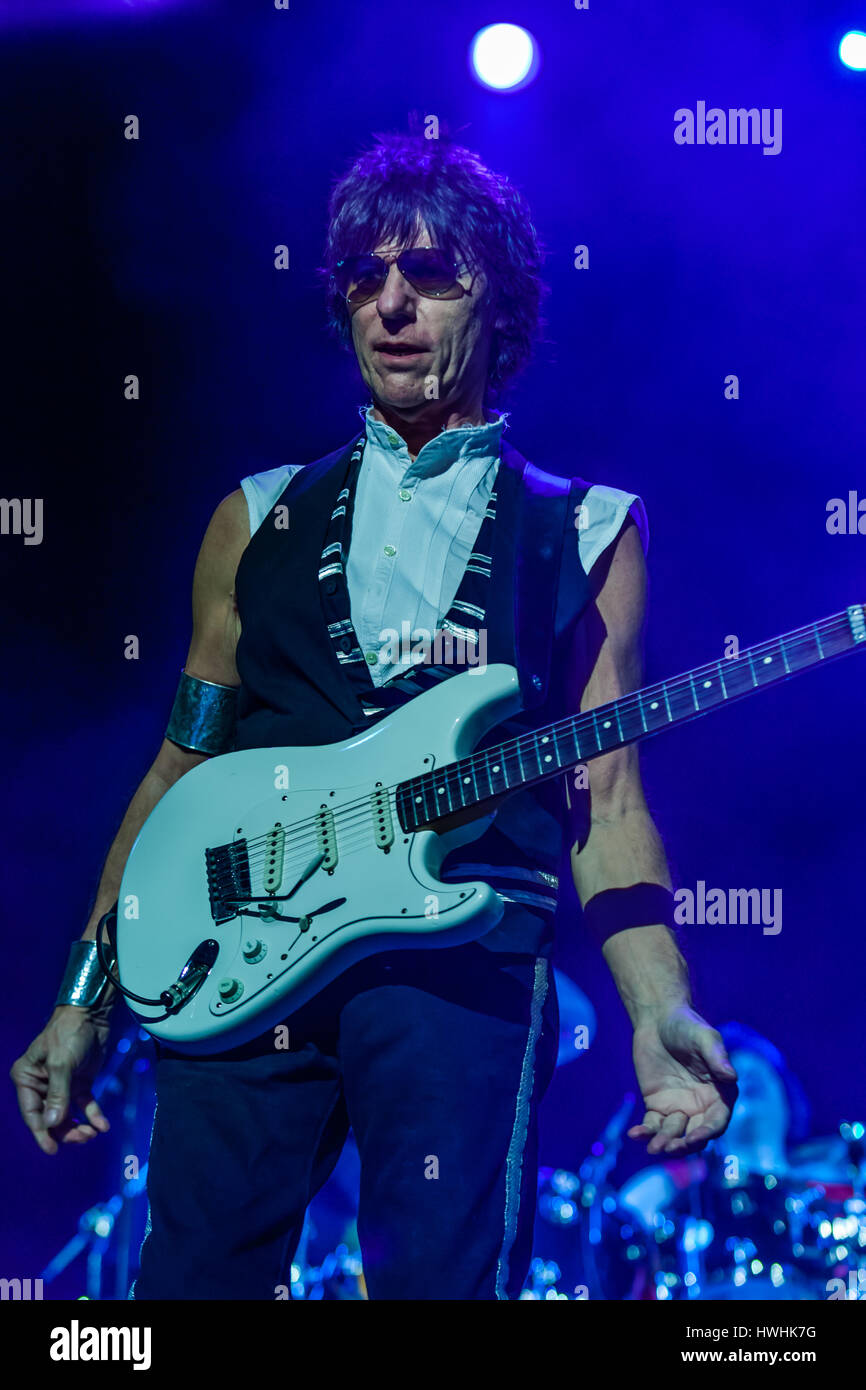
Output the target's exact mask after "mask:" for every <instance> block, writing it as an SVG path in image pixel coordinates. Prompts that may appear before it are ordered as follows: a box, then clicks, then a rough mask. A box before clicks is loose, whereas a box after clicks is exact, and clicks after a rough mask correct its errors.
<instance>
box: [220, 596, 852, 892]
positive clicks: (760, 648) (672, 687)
mask: <svg viewBox="0 0 866 1390" xmlns="http://www.w3.org/2000/svg"><path fill="white" fill-rule="evenodd" d="M848 627H850V624H849V620H848V615H847V613H844V614H841V615H837V616H835V617H833V618H830V619H825V620H824V621H823V622H822V623H818V624H815V625H814V626H813V627H812V628H810V629H808V630H805V629H801V630H800V634H801V635H800V636H798V637H796V638H795V637H793V636H792V638H791V639H789V640H788V641H786V642H785V651H786V653H790V655H791V656H794V657H795V658H796V655H797V653H798V649H800V648H802V647H803V646H804V645H805V644H806V643H807V642H808V644H809V645H810V646H811V645H812V644H813V643H814V640H815V629H816V628H817V629H818V634H819V636H823V637H826V638H832V637H833V636H834V635H838V632H839V631H842V630H844V629H845V628H848ZM780 640H781V639H779V638H773V639H770V640H768V641H766V642H763V643H758V644H757V645H756V646H754V647H751V648H749V649H747V651H746V652H744V653H743V654H742V655H741V656H740V657H739V658H737V663H738V665H739V666H740V669H745V668H747V666H748V664H749V661H750V659H752V660H753V659H754V658H756V657H759V656H761V655H763V654H765V653H767V652H768V651H769V650H770V649H771V648H775V647H777V646H778V645H779V643H780ZM847 650H848V651H850V650H854V648H853V647H851V648H848V649H847ZM844 654H847V652H842V653H834V654H833V655H834V656H835V655H844ZM821 659H822V658H819V659H818V661H816V662H815V663H813V665H814V666H817V665H819V664H820V662H821ZM824 659H826V658H824ZM719 665H720V663H718V662H714V663H708V664H706V665H704V666H702V667H695V668H694V669H693V670H692V671H689V672H686V673H683V674H682V675H681V676H675V677H672V678H671V680H670V681H667V682H657V683H655V684H654V685H650V686H646V687H642V689H641V691H640V692H632V693H627V694H626V695H625V696H623V697H621V700H620V701H615V702H609V705H608V706H607V707H606V706H596V707H595V709H593V710H584V711H581V712H580V714H579V715H576V716H573V717H569V716H566V718H565V719H563V720H558V721H556V723H554V724H553V725H551V726H547V727H549V728H551V729H552V730H554V731H557V732H559V733H560V734H562V735H567V736H569V737H571V736H573V732H574V731H573V730H570V729H569V728H568V726H569V725H570V724H571V723H572V720H574V722H577V721H578V720H582V721H585V723H586V726H587V727H586V732H592V726H593V722H594V721H593V715H595V716H596V721H595V723H597V716H598V714H599V712H600V711H601V712H604V711H605V709H606V708H610V706H611V705H613V704H616V705H618V707H619V711H620V712H621V714H623V715H626V714H628V713H631V712H632V711H635V710H636V711H638V712H640V711H641V708H642V707H646V706H647V703H648V702H647V698H646V697H647V696H649V695H650V694H654V693H655V692H658V693H659V694H662V695H663V694H664V692H665V691H666V692H667V694H668V696H669V697H670V696H674V698H676V696H677V695H678V694H679V693H680V692H682V691H685V690H687V689H688V690H690V689H691V687H692V685H693V683H694V682H695V679H696V678H700V677H701V676H702V675H704V674H709V673H710V672H713V671H715V672H716V673H717V672H718V668H719ZM802 669H803V670H806V669H809V668H808V667H804V668H802ZM797 674H799V671H797V670H796V669H795V670H793V671H791V672H790V673H787V672H786V675H785V677H780V678H776V679H774V680H773V681H767V682H766V683H765V685H763V686H762V685H760V684H757V685H753V686H752V687H751V689H749V690H745V691H742V692H738V698H743V697H745V696H748V695H749V694H751V693H753V692H756V691H757V690H759V689H768V688H769V687H770V686H771V685H776V684H781V683H782V682H783V680H784V679H787V678H788V676H789V675H790V676H793V675H797ZM717 678H718V677H717ZM662 686H664V691H663V690H662ZM639 696H641V697H643V698H638V697H639ZM728 698H730V697H728ZM724 703H725V698H724V697H723V698H722V699H721V700H720V701H718V702H717V703H714V704H713V705H711V706H709V707H707V708H705V709H704V710H700V709H698V710H695V711H694V717H697V716H698V715H699V714H702V713H711V712H712V710H713V709H716V708H720V707H721V706H722V705H723V704H724ZM676 722H687V721H686V720H682V721H677V720H670V721H668V720H666V721H665V722H664V723H662V724H660V725H659V726H658V728H657V729H653V730H648V731H646V732H647V734H650V733H656V732H661V731H662V730H664V729H665V728H670V727H672V726H673V725H674V724H675V723H676ZM539 732H540V731H539ZM644 736H646V735H644ZM535 738H536V735H535V734H534V733H532V732H527V733H524V734H521V735H519V736H518V737H516V738H513V739H511V740H507V741H506V742H505V743H503V744H501V745H498V746H495V747H494V748H491V749H483V750H481V752H480V753H479V752H476V753H473V754H468V755H465V756H464V757H463V758H460V759H457V760H456V761H455V762H454V763H450V764H446V765H445V766H443V767H442V768H441V769H438V770H436V769H434V770H433V771H431V772H429V773H426V774H420V775H419V776H418V777H415V778H408V779H403V780H402V781H401V782H399V783H395V784H393V785H392V786H390V787H382V788H379V789H378V790H379V795H381V796H383V798H385V797H387V799H388V804H389V808H390V796H388V794H389V793H390V792H392V791H394V790H395V789H396V787H398V786H402V785H407V786H408V787H411V785H412V784H413V783H420V782H421V780H422V778H424V777H427V778H435V779H439V778H441V779H443V781H444V782H445V783H446V785H447V786H448V787H449V789H452V788H453V787H454V776H455V769H456V768H457V766H458V764H460V763H462V764H464V766H463V768H461V769H460V772H459V773H456V775H457V776H464V775H465V772H466V766H467V765H468V764H470V763H471V762H472V761H473V760H476V759H480V758H481V757H484V756H485V755H486V754H488V753H493V752H494V751H495V752H496V754H497V756H498V757H499V758H501V759H502V760H503V761H504V760H505V759H506V758H508V757H510V756H512V753H513V750H516V749H518V747H519V746H521V747H522V750H523V752H525V754H526V755H527V756H532V745H533V744H534V741H535ZM633 741H634V740H633ZM636 741H640V736H639V738H638V740H636ZM605 751H610V750H601V752H599V751H596V752H595V753H594V754H592V755H589V758H590V760H592V758H594V757H599V756H601V755H602V753H603V752H605ZM479 766H480V765H479ZM568 770H569V769H568V768H566V767H560V768H559V769H557V771H558V773H560V774H563V773H567V772H568ZM481 771H482V776H483V775H485V774H484V772H483V770H481ZM554 775H556V774H554ZM458 785H459V783H458ZM515 790H516V788H515ZM373 795H374V793H369V794H368V795H367V796H365V797H362V798H358V799H357V800H356V801H355V802H349V803H347V805H345V806H343V807H341V808H340V809H339V810H336V811H334V812H333V813H332V814H333V818H334V822H335V826H336V824H337V823H339V827H340V831H341V847H342V848H347V847H348V846H349V845H350V844H351V841H350V840H346V838H345V837H346V834H347V833H348V834H351V826H352V824H353V823H357V822H358V821H363V822H365V823H367V822H368V821H369V818H370V817H371V815H372V814H373V809H372V805H371V801H372V797H373ZM444 814H446V815H447V814H449V813H448V812H444ZM283 828H284V830H285V831H286V833H287V834H291V836H292V843H291V848H290V851H289V853H290V854H291V855H293V856H294V855H300V856H301V858H300V859H299V860H298V863H300V862H302V858H303V855H304V853H305V852H306V851H307V847H308V846H309V847H310V848H312V847H313V846H314V845H317V844H318V832H317V830H316V825H315V817H310V818H308V819H307V820H306V821H300V822H298V823H297V824H296V825H294V826H290V827H283ZM299 832H300V835H299ZM401 833H402V831H401ZM247 849H248V855H249V862H250V866H251V867H253V866H258V864H259V863H262V862H263V861H264V860H265V859H266V858H267V857H268V856H269V855H270V853H271V845H270V843H269V839H268V834H267V833H265V834H263V835H260V836H257V837H255V838H254V839H253V840H250V841H249V842H248V846H247ZM307 857H309V855H308V856H307ZM283 862H284V864H285V863H286V859H285V858H284V860H283Z"/></svg>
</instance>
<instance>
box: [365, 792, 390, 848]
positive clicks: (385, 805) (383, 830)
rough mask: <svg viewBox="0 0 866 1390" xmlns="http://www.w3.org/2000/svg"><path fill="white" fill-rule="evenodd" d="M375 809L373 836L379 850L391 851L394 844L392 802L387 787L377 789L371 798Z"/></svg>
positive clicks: (371, 803)
mask: <svg viewBox="0 0 866 1390" xmlns="http://www.w3.org/2000/svg"><path fill="white" fill-rule="evenodd" d="M370 805H371V806H372V809H373V834H374V836H375V839H376V844H377V845H378V847H379V849H382V850H389V849H390V848H391V846H392V845H393V843H394V825H393V822H392V820H391V802H390V799H389V797H388V790H387V788H386V787H377V788H376V790H375V791H374V792H373V795H372V796H371V797H370Z"/></svg>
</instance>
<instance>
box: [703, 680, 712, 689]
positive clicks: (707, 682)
mask: <svg viewBox="0 0 866 1390" xmlns="http://www.w3.org/2000/svg"><path fill="white" fill-rule="evenodd" d="M711 685H712V681H704V690H709V688H710V686H711Z"/></svg>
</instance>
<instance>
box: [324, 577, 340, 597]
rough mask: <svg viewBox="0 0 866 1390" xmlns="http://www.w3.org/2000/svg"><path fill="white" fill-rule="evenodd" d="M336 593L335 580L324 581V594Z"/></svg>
mask: <svg viewBox="0 0 866 1390" xmlns="http://www.w3.org/2000/svg"><path fill="white" fill-rule="evenodd" d="M336 592H337V581H336V579H326V580H325V593H326V594H335V593H336Z"/></svg>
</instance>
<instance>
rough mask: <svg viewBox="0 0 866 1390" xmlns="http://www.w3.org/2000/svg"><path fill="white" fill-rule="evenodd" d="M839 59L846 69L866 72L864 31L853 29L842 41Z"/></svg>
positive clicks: (865, 35)
mask: <svg viewBox="0 0 866 1390" xmlns="http://www.w3.org/2000/svg"><path fill="white" fill-rule="evenodd" d="M839 57H840V58H841V60H842V62H843V63H844V64H845V66H846V68H853V69H854V71H855V72H863V71H864V70H866V34H864V33H863V31H862V29H851V30H849V32H848V33H847V34H845V36H844V37H843V38H842V39H841V40H840V43H839Z"/></svg>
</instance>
